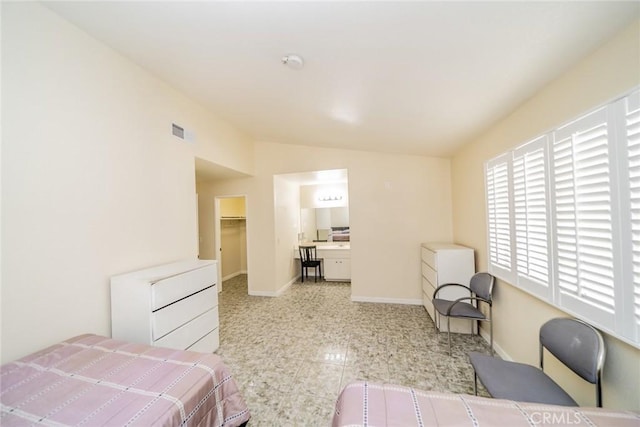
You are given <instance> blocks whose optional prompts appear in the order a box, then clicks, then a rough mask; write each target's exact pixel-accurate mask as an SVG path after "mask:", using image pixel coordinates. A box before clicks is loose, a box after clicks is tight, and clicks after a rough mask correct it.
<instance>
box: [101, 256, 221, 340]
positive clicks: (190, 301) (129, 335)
mask: <svg viewBox="0 0 640 427" xmlns="http://www.w3.org/2000/svg"><path fill="white" fill-rule="evenodd" d="M217 278H218V270H217V262H216V261H205V260H190V261H181V262H176V263H171V264H165V265H161V266H157V267H152V268H148V269H144V270H139V271H134V272H131V273H126V274H120V275H117V276H113V277H111V335H112V337H113V338H116V339H122V340H126V341H131V342H137V343H142V344H150V345H154V346H158V347H169V348H176V349H179V350H187V349H189V350H195V351H202V352H213V351H215V350H216V349H217V348H218V345H219V334H218V292H217V286H216V281H217Z"/></svg>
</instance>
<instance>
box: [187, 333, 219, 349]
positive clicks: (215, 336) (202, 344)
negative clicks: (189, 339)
mask: <svg viewBox="0 0 640 427" xmlns="http://www.w3.org/2000/svg"><path fill="white" fill-rule="evenodd" d="M218 346H220V328H215V329H214V330H213V331H211V332H209V333H208V334H207V335H205V336H204V337H202V338H201V339H200V341H198V342H196V343H194V344H193V345H192V346H191V347H189V348H188V350H191V351H199V352H201V353H213V352H214V351H216V349H217V348H218Z"/></svg>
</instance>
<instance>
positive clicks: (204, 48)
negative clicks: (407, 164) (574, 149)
mask: <svg viewBox="0 0 640 427" xmlns="http://www.w3.org/2000/svg"><path fill="white" fill-rule="evenodd" d="M44 4H45V5H46V6H47V7H49V8H50V9H52V10H53V11H55V12H56V13H58V14H59V15H61V16H62V17H64V18H65V19H68V20H69V21H71V22H72V23H74V24H76V25H77V26H78V27H80V28H82V29H83V30H85V31H86V32H88V33H89V34H91V35H92V36H94V37H95V38H97V39H99V40H101V41H103V42H104V43H106V44H107V45H109V46H111V47H113V48H114V49H116V50H117V51H119V52H121V53H122V54H123V55H125V56H127V57H129V58H130V59H131V60H133V61H134V62H136V63H138V64H140V65H141V66H142V67H144V68H146V69H147V70H149V71H150V72H152V73H153V74H155V75H157V76H158V77H160V78H162V79H164V80H165V81H167V82H168V83H169V84H171V85H172V86H174V87H176V88H178V89H180V90H182V91H183V92H184V93H186V94H187V95H189V96H190V97H192V98H194V99H196V100H198V101H199V102H201V103H202V104H204V105H205V106H207V107H208V108H209V109H210V110H211V111H212V112H213V113H215V114H216V115H218V116H220V117H222V118H224V119H226V120H228V121H229V122H231V123H232V124H234V125H235V126H237V127H238V128H239V129H241V130H243V131H244V132H246V133H247V134H249V135H250V136H251V137H252V138H254V139H255V140H257V141H270V142H281V143H288V144H303V145H315V146H325V147H339V148H347V149H356V150H374V151H380V152H391V153H407V154H421V155H432V156H448V155H451V154H452V153H453V152H455V150H456V149H458V148H459V147H460V146H461V145H463V144H464V143H465V142H467V141H469V140H470V139H471V138H473V137H474V136H476V135H478V134H479V133H482V132H483V131H484V130H486V129H487V128H488V127H489V126H490V125H491V124H493V123H495V122H496V121H498V120H499V119H501V118H502V117H504V116H505V115H506V114H508V113H509V112H511V111H512V110H513V109H514V108H516V107H517V106H518V105H519V104H521V103H522V102H524V101H525V100H527V99H528V98H529V97H531V96H532V95H533V94H534V93H536V92H537V91H539V90H540V89H541V88H542V87H544V86H545V85H546V84H547V83H548V82H550V81H551V80H553V79H554V78H556V77H557V76H559V75H560V74H562V73H563V72H564V71H565V70H567V69H568V68H569V67H570V66H571V65H572V64H573V63H575V62H576V61H578V60H579V59H581V58H582V57H584V56H586V55H587V54H589V53H590V52H592V51H593V50H595V49H596V48H597V47H598V46H600V45H601V44H602V43H604V42H605V41H606V40H607V39H609V38H611V37H612V36H613V35H614V34H615V33H616V32H618V31H619V30H621V29H622V28H624V27H625V26H627V25H629V24H630V23H631V22H632V21H633V20H636V19H638V18H639V17H640V3H638V2H613V1H601V2H579V1H567V2H522V1H518V2H483V1H474V2H444V1H442V2H440V1H432V2H364V1H353V2H346V1H345V2H327V1H318V2H312V1H305V2H270V1H261V2H253V1H252V2H248V1H246V2H245V1H225V2H217V1H215V2H214V1H201V2H183V1H162V2H159V1H158V2H156V1H139V2H138V1H135V2H134V1H131V2H111V1H106V2H96V1H91V2H51V1H49V2H45V3H44ZM287 54H298V55H300V56H301V57H302V58H303V60H304V66H303V67H302V68H301V69H292V68H290V67H287V66H285V65H284V64H283V63H282V61H281V59H282V57H283V56H285V55H287ZM639 55H640V54H639Z"/></svg>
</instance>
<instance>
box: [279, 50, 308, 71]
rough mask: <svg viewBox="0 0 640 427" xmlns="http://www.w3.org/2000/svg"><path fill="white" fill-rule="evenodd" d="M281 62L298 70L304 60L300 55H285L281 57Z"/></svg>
mask: <svg viewBox="0 0 640 427" xmlns="http://www.w3.org/2000/svg"><path fill="white" fill-rule="evenodd" d="M282 63H283V64H284V65H286V66H287V67H289V68H291V69H292V70H299V69H301V68H302V67H303V66H304V60H303V59H302V57H301V56H300V55H294V54H291V55H285V56H283V57H282Z"/></svg>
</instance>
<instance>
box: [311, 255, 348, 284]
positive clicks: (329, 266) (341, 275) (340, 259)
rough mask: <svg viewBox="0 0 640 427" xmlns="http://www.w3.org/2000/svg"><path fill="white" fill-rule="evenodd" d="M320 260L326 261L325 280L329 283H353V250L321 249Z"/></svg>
mask: <svg viewBox="0 0 640 427" xmlns="http://www.w3.org/2000/svg"><path fill="white" fill-rule="evenodd" d="M318 258H322V259H323V260H324V267H323V268H324V269H323V273H324V279H325V280H329V281H332V280H333V281H351V250H350V249H321V247H318Z"/></svg>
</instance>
